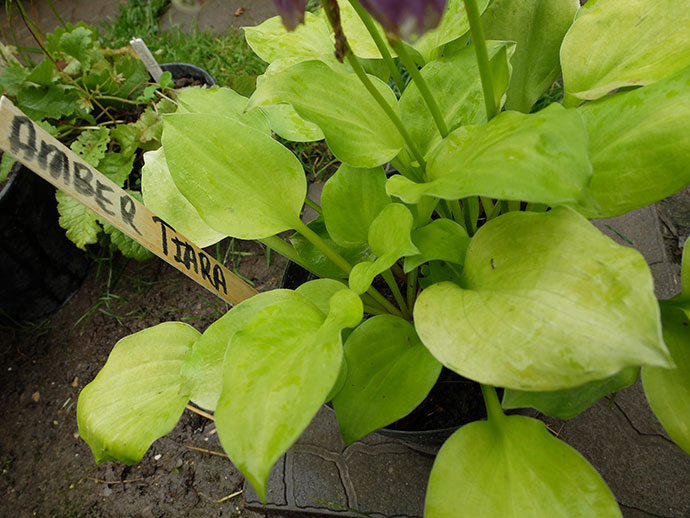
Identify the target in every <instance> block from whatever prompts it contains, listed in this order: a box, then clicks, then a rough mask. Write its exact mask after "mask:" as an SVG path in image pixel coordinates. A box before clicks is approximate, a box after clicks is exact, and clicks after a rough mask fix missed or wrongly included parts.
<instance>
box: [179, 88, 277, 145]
mask: <svg viewBox="0 0 690 518" xmlns="http://www.w3.org/2000/svg"><path fill="white" fill-rule="evenodd" d="M247 101H249V99H248V98H246V97H244V96H243V95H240V94H238V93H237V92H235V91H234V90H232V89H231V88H218V87H213V88H183V89H182V90H181V91H180V93H179V94H178V96H177V102H178V108H177V113H201V114H206V115H224V116H226V117H232V118H233V119H237V120H239V121H240V122H243V123H244V124H246V125H248V126H252V127H253V128H255V129H257V130H259V131H262V132H263V133H265V134H266V135H269V136H270V134H271V128H270V127H269V125H268V120H267V119H266V117H265V116H264V114H263V113H261V112H260V111H259V110H250V111H248V112H245V108H246V107H247Z"/></svg>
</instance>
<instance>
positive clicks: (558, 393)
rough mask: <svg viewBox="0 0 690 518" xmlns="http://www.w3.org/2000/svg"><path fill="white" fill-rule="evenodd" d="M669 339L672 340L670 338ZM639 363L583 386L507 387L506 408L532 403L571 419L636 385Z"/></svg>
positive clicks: (551, 413)
mask: <svg viewBox="0 0 690 518" xmlns="http://www.w3.org/2000/svg"><path fill="white" fill-rule="evenodd" d="M667 343H668V342H667ZM639 373H640V369H639V367H627V368H625V369H623V370H622V371H620V372H619V373H618V374H614V375H613V376H611V377H610V378H606V379H603V380H596V381H590V382H589V383H585V384H584V385H581V386H579V387H575V388H571V389H563V390H554V391H552V392H526V391H523V390H513V389H506V390H505V392H504V393H503V401H502V405H503V408H523V407H532V408H536V409H537V410H539V411H540V412H542V413H543V414H546V415H550V416H554V417H560V418H561V419H571V418H573V417H575V416H576V415H579V414H581V413H582V412H584V411H585V410H587V409H588V408H589V407H590V406H592V405H593V404H594V403H596V402H597V401H599V400H600V399H601V398H602V397H604V396H606V395H607V394H612V393H614V392H618V391H619V390H623V389H624V388H627V387H630V386H631V385H633V384H634V383H635V382H636V381H637V378H638V376H639Z"/></svg>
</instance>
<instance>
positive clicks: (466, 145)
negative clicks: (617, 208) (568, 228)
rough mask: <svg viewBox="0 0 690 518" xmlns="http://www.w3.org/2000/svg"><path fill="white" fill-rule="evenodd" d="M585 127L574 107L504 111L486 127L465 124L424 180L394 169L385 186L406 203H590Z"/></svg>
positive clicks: (441, 147) (436, 157)
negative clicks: (479, 199) (427, 199)
mask: <svg viewBox="0 0 690 518" xmlns="http://www.w3.org/2000/svg"><path fill="white" fill-rule="evenodd" d="M588 146H589V142H588V139H587V131H586V130H585V126H584V123H583V121H582V118H581V117H580V115H579V113H578V112H577V111H575V110H566V109H564V108H563V107H562V106H560V105H558V104H552V105H550V106H549V107H548V108H546V109H545V110H542V111H540V112H538V113H533V114H530V115H526V114H522V113H518V112H503V113H501V114H500V115H498V116H497V117H495V118H494V119H492V120H491V121H490V122H489V123H488V124H485V125H484V126H463V127H460V128H458V129H457V130H455V131H454V132H452V133H451V134H450V135H448V137H446V138H445V139H444V140H443V142H442V143H441V144H439V145H438V146H437V147H436V149H435V150H434V152H433V153H432V155H431V156H430V157H429V161H428V164H427V175H428V178H429V181H428V182H426V183H419V184H418V183H414V182H412V181H411V180H409V179H407V178H405V177H403V176H401V175H396V176H393V177H391V178H390V179H389V180H388V184H387V186H386V188H387V190H388V193H389V194H391V195H393V196H398V197H399V198H402V199H403V200H404V201H405V202H407V203H416V202H417V201H419V199H420V198H421V197H422V196H435V197H439V198H444V199H457V198H465V197H467V196H474V195H482V196H489V197H492V198H498V199H502V200H521V201H528V202H535V203H546V204H549V205H562V204H567V205H576V206H577V205H585V206H589V205H591V203H592V202H591V197H590V195H589V193H588V191H587V184H588V182H589V180H590V177H591V174H592V165H591V163H590V161H589V154H588Z"/></svg>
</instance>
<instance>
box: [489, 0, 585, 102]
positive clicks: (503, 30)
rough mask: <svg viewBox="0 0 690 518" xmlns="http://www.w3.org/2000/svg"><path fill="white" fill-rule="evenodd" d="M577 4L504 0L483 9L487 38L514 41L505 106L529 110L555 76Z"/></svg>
mask: <svg viewBox="0 0 690 518" xmlns="http://www.w3.org/2000/svg"><path fill="white" fill-rule="evenodd" d="M579 7H580V2H579V0H505V1H501V2H494V3H493V5H491V6H490V7H489V8H488V9H487V11H486V13H484V16H483V17H482V22H483V23H484V32H485V34H486V37H487V38H489V39H493V40H510V41H515V42H516V43H517V49H516V51H515V55H514V56H513V57H512V58H511V60H510V63H511V65H512V67H513V75H512V78H511V81H510V87H509V88H508V98H507V100H506V108H507V109H508V110H517V111H521V112H525V113H526V112H529V110H530V108H531V107H532V105H533V104H534V103H535V102H536V100H537V99H539V97H540V96H541V95H542V94H543V93H544V92H545V91H546V89H547V88H549V87H550V86H551V84H552V83H553V82H554V81H555V80H556V79H557V78H558V76H559V74H560V71H561V63H560V57H559V50H560V48H561V42H562V41H563V37H564V36H565V33H566V32H567V31H568V29H569V28H570V26H571V25H572V23H573V20H574V19H575V13H576V12H577V10H578V8H579Z"/></svg>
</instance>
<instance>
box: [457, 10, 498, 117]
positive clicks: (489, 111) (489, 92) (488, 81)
mask: <svg viewBox="0 0 690 518" xmlns="http://www.w3.org/2000/svg"><path fill="white" fill-rule="evenodd" d="M463 1H464V2H465V10H466V11H467V18H468V19H469V21H470V31H471V33H472V43H473V44H474V50H475V52H476V54H477V64H478V65H479V75H480V77H481V79H482V90H483V92H484V104H485V106H486V118H487V119H488V120H491V119H493V118H494V117H495V116H496V113H497V110H496V99H495V98H494V85H493V80H492V78H491V68H490V66H489V52H488V51H487V49H486V38H485V37H484V27H483V25H482V20H481V14H480V12H479V8H478V6H477V0H463Z"/></svg>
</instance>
